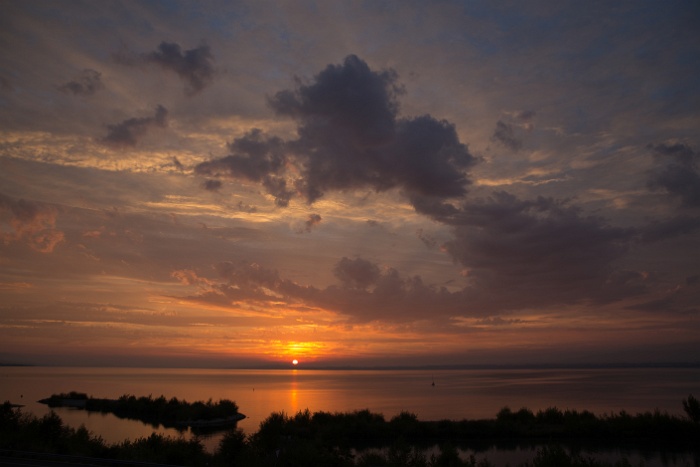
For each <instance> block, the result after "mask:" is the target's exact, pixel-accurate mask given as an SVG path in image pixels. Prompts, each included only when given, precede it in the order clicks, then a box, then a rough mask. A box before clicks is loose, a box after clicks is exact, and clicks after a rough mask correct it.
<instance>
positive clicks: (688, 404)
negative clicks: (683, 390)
mask: <svg viewBox="0 0 700 467" xmlns="http://www.w3.org/2000/svg"><path fill="white" fill-rule="evenodd" d="M683 410H685V413H686V414H688V417H689V418H690V419H691V420H692V421H693V422H695V423H700V402H699V401H698V400H697V399H696V398H694V397H693V395H692V394H690V395H688V398H687V399H683Z"/></svg>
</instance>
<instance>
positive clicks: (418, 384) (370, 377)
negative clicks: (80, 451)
mask: <svg viewBox="0 0 700 467" xmlns="http://www.w3.org/2000/svg"><path fill="white" fill-rule="evenodd" d="M433 382H434V383H435V385H433V384H432V383H433ZM69 391H78V392H85V393H87V394H88V395H90V396H93V397H100V398H117V397H119V396H121V395H123V394H133V395H135V396H147V395H149V394H150V395H153V396H154V397H157V396H160V395H164V396H165V397H166V398H171V397H177V398H178V399H185V400H187V401H189V402H194V401H197V400H204V401H206V400H208V399H210V398H211V399H213V400H214V401H217V400H219V399H230V400H233V401H235V402H236V403H237V404H238V406H239V408H240V411H241V412H242V413H243V414H245V415H246V417H247V418H246V419H244V420H243V421H241V422H239V424H238V426H239V427H240V428H241V429H243V430H244V431H245V432H246V433H254V432H255V431H257V429H258V427H259V425H260V422H261V421H262V420H264V419H265V418H266V417H267V416H268V415H270V414H271V413H272V412H279V411H284V412H286V413H287V414H292V415H293V414H295V413H296V412H298V411H300V410H305V409H307V408H308V409H309V410H310V411H311V412H317V411H327V412H345V411H353V410H360V409H369V410H370V411H372V412H377V413H382V414H384V416H385V418H386V419H387V420H388V419H390V418H391V417H393V416H394V415H397V414H399V413H400V412H401V411H408V412H412V413H414V414H416V415H417V416H418V419H420V420H440V419H451V420H461V419H465V418H466V419H479V418H494V417H495V416H496V414H497V413H498V411H499V410H500V409H501V408H503V407H504V406H509V407H510V408H511V409H514V410H517V409H520V408H521V407H527V408H529V409H530V410H532V411H534V412H537V411H538V410H544V409H546V408H548V407H557V408H559V409H562V410H563V409H575V410H589V411H591V412H594V413H596V414H598V415H602V414H606V413H611V412H619V411H621V410H625V411H627V412H629V413H631V414H636V413H639V412H646V411H654V410H657V409H658V410H660V411H661V412H668V413H669V414H674V415H679V416H682V415H684V412H683V407H682V404H681V401H682V400H683V399H684V398H686V397H687V396H688V394H695V395H696V396H700V369H699V368H632V369H573V370H572V369H517V370H512V369H507V370H503V369H496V370H481V369H479V370H436V371H432V370H388V371H387V370H381V371H380V370H308V369H306V370H305V369H288V370H203V369H153V368H80V367H70V368H58V367H0V402H2V401H5V400H9V401H10V402H12V403H16V404H24V405H25V407H24V409H23V410H24V411H27V412H31V413H34V414H36V415H38V416H41V415H43V414H45V413H48V411H49V409H48V408H47V407H46V406H44V405H42V404H38V403H37V402H36V401H38V400H39V399H42V398H45V397H48V396H50V395H51V394H54V393H60V392H69ZM55 410H56V413H57V414H58V415H60V416H61V418H62V419H63V420H64V421H65V422H66V423H67V424H68V425H71V426H75V427H77V426H79V425H81V424H83V425H85V426H86V428H88V429H89V430H90V431H92V432H93V433H94V434H96V435H100V436H102V438H103V439H104V440H105V441H107V442H120V441H123V440H124V439H134V438H137V437H140V436H148V435H150V434H151V433H152V432H154V431H156V432H159V433H163V434H168V435H173V436H179V435H180V433H178V432H177V431H176V430H174V429H165V428H163V427H160V428H158V429H154V428H153V427H151V426H148V425H144V424H142V423H140V422H136V421H130V420H121V419H118V418H117V417H114V416H113V415H109V414H106V415H103V414H96V413H92V414H90V413H88V412H85V411H82V410H74V409H67V408H60V409H55ZM185 435H186V436H187V435H188V433H185ZM204 442H205V445H207V447H208V448H209V449H213V448H214V447H215V446H216V443H217V442H218V438H217V437H216V436H214V437H212V438H209V439H205V440H204ZM492 454H493V453H492ZM501 454H503V453H501ZM645 465H653V464H652V463H649V462H648V461H647V460H645ZM659 465H663V464H659ZM667 465H685V464H667ZM688 465H692V464H688Z"/></svg>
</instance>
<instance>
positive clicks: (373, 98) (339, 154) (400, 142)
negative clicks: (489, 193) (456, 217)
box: [196, 55, 476, 206]
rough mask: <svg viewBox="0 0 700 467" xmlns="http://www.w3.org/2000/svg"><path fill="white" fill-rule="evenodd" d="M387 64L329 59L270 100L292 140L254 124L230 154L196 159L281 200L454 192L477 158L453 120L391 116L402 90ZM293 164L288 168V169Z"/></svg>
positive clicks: (203, 169) (204, 169)
mask: <svg viewBox="0 0 700 467" xmlns="http://www.w3.org/2000/svg"><path fill="white" fill-rule="evenodd" d="M397 78H398V77H397V74H396V72H394V71H393V70H387V71H382V72H377V71H373V70H371V69H370V67H369V66H368V65H367V63H365V62H364V61H362V60H360V59H359V58H358V57H356V56H354V55H350V56H348V57H347V58H346V59H345V61H344V62H343V63H342V64H341V65H328V66H327V67H326V68H325V69H324V70H323V71H321V72H320V73H319V74H318V75H316V76H315V77H314V79H313V81H312V82H310V83H307V84H303V83H302V82H301V80H297V87H296V88H295V89H293V90H285V91H281V92H278V93H277V94H275V95H274V96H273V97H271V98H270V99H269V103H270V106H271V107H272V108H273V109H274V110H275V111H276V112H277V114H278V115H281V116H285V117H290V118H293V119H294V120H296V122H297V124H298V127H297V134H298V138H297V139H295V140H291V141H282V140H280V139H279V138H275V137H267V136H265V135H263V134H262V132H261V131H260V130H253V131H252V132H250V133H249V134H247V135H246V136H244V137H243V138H239V139H237V140H235V141H234V143H232V144H231V145H230V150H231V151H232V154H231V155H229V156H226V157H223V158H221V159H216V160H213V161H208V162H204V163H202V164H200V165H199V166H198V167H197V168H196V171H197V172H198V173H200V174H204V175H209V176H216V175H218V176H231V177H242V178H246V179H248V180H251V181H256V182H261V183H262V184H263V186H264V187H265V188H266V189H267V191H268V193H270V194H272V195H273V196H275V198H276V202H277V204H278V205H280V206H286V205H287V204H288V202H289V200H290V199H291V198H292V197H293V196H295V195H296V194H297V193H298V194H301V196H302V197H303V198H304V199H305V200H306V201H307V202H308V203H313V202H314V201H316V200H317V199H318V198H320V197H321V196H323V194H324V193H325V192H326V191H337V190H352V189H359V188H368V187H369V188H372V189H374V190H376V191H385V190H389V189H393V188H399V189H401V190H403V191H404V192H405V194H406V195H407V196H408V197H409V199H410V198H411V197H412V196H433V197H437V198H449V197H459V196H463V195H464V194H465V193H466V187H467V186H468V185H469V183H470V181H469V179H468V178H467V174H466V172H467V170H468V169H469V168H471V166H473V165H474V164H475V163H476V159H475V158H474V157H473V156H472V155H471V154H470V153H469V151H468V149H467V147H466V145H464V144H462V143H461V142H460V141H459V137H458V136H457V132H456V130H455V127H454V125H453V124H451V123H450V122H448V121H446V120H438V119H435V118H433V117H431V116H430V115H423V116H419V117H415V118H403V119H398V118H397V112H398V107H399V105H398V97H399V96H400V95H401V94H402V93H403V88H402V87H401V86H400V85H399V84H398V83H397ZM290 166H293V170H291V169H290Z"/></svg>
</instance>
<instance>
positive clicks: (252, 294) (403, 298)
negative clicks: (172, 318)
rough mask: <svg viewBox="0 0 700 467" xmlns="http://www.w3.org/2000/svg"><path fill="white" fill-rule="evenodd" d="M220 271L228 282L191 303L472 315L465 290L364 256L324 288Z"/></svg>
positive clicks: (242, 270) (362, 316)
mask: <svg viewBox="0 0 700 467" xmlns="http://www.w3.org/2000/svg"><path fill="white" fill-rule="evenodd" d="M216 270H217V272H218V273H219V276H220V278H221V279H222V280H223V282H219V283H218V284H215V285H213V286H212V291H211V292H202V293H200V294H198V295H196V296H190V297H187V299H189V300H192V301H198V302H210V303H216V304H218V305H233V304H240V303H242V302H248V303H257V304H267V305H270V304H272V303H275V304H279V303H280V302H284V303H286V306H288V307H290V308H294V307H296V308H297V309H299V310H308V309H310V308H323V309H326V310H330V311H334V312H336V313H339V314H341V315H343V316H344V317H346V318H348V319H350V320H352V321H356V322H368V321H377V320H380V321H382V320H383V321H411V320H416V319H425V317H426V310H429V311H430V313H431V315H432V317H433V318H434V319H437V320H439V319H441V318H447V317H449V316H451V315H455V314H462V313H466V312H467V311H468V310H465V309H466V308H467V306H468V303H467V302H466V301H465V297H464V293H463V292H455V293H450V292H448V291H447V290H446V289H445V288H443V287H435V286H430V285H426V284H424V283H423V281H422V279H421V278H420V277H419V276H414V277H408V278H404V277H401V275H400V274H399V273H398V271H396V270H395V269H393V268H388V269H385V270H383V271H382V270H381V268H380V267H379V266H377V265H376V264H374V263H372V262H370V261H367V260H364V259H361V258H357V259H354V260H352V259H348V258H342V259H341V260H340V261H339V262H338V263H337V264H336V266H335V268H334V269H333V272H334V274H335V276H336V278H338V279H339V280H340V282H341V284H340V286H338V285H331V286H328V287H326V288H323V289H320V288H317V287H314V286H306V285H301V284H297V283H295V282H293V281H291V280H289V279H284V278H282V277H281V276H280V275H279V272H278V271H276V270H273V269H268V268H265V267H263V266H261V265H259V264H257V263H246V262H223V263H219V264H218V265H217V266H216ZM178 278H179V277H178ZM180 280H182V279H180ZM211 282H212V283H213V282H214V281H211ZM184 283H187V284H189V283H191V279H189V278H187V277H185V282H184Z"/></svg>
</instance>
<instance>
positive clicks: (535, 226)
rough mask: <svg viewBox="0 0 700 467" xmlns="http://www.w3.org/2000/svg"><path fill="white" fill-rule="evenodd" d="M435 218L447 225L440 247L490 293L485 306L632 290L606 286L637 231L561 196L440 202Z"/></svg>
mask: <svg viewBox="0 0 700 467" xmlns="http://www.w3.org/2000/svg"><path fill="white" fill-rule="evenodd" d="M433 217H434V218H436V219H437V220H440V221H441V222H444V223H446V224H449V225H452V226H453V239H451V240H449V241H447V242H446V243H445V244H444V245H443V248H444V249H445V250H446V251H447V252H448V253H449V254H450V255H451V256H452V257H453V258H454V259H455V260H456V261H458V262H459V263H460V264H462V265H463V266H464V267H465V268H466V269H467V271H468V279H469V280H470V281H471V284H472V286H473V289H474V291H475V292H477V294H481V299H483V300H484V301H485V302H488V301H489V297H490V300H492V303H491V304H490V305H489V306H492V307H498V306H503V307H511V308H526V307H528V306H544V305H551V304H556V303H573V302H578V301H589V300H603V301H607V300H610V299H612V297H613V296H624V295H626V294H629V293H633V292H635V293H636V292H637V291H636V290H634V291H632V290H629V289H627V288H626V287H617V288H611V287H610V286H609V285H608V283H607V279H608V277H609V275H610V274H611V273H612V272H613V271H614V270H613V268H612V264H613V262H614V261H615V260H617V259H619V258H621V257H622V256H623V255H624V254H625V253H626V252H627V251H628V250H629V247H630V245H631V243H632V241H633V240H634V238H635V236H636V235H637V234H638V232H637V231H636V230H634V229H623V228H617V227H612V226H609V225H608V224H607V223H606V222H605V220H604V219H602V218H599V217H593V216H583V215H582V211H581V209H580V208H578V207H576V206H573V205H570V203H568V202H567V201H562V200H555V199H552V198H543V197H538V198H536V199H534V200H521V199H518V198H517V197H516V196H514V195H512V194H509V193H507V192H496V193H494V194H493V195H492V196H491V197H489V198H486V199H480V200H475V201H472V202H470V203H465V204H464V205H463V206H461V207H460V208H456V207H451V208H450V207H444V206H440V207H439V209H435V210H434V211H433ZM475 298H479V297H477V296H475ZM499 304H500V305H499Z"/></svg>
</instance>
